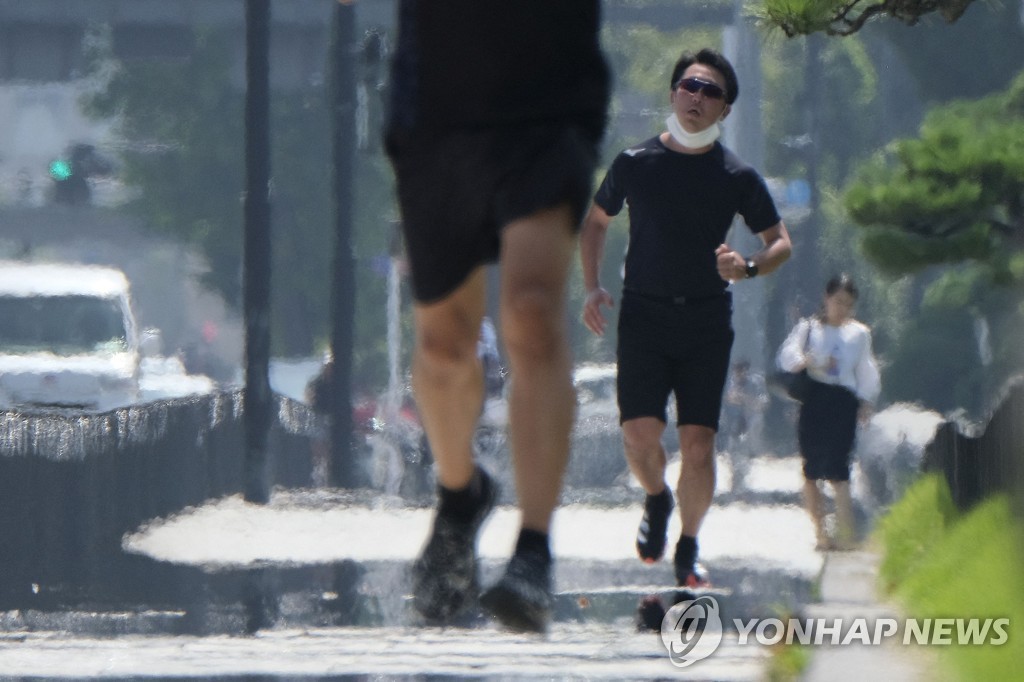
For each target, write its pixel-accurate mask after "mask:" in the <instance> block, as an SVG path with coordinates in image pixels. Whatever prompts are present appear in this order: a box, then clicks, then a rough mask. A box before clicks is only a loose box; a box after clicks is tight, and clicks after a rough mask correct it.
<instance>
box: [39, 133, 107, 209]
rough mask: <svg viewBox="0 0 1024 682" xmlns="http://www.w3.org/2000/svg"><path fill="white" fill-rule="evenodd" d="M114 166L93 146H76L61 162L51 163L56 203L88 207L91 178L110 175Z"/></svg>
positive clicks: (58, 159)
mask: <svg viewBox="0 0 1024 682" xmlns="http://www.w3.org/2000/svg"><path fill="white" fill-rule="evenodd" d="M111 170H112V165H111V164H110V162H109V161H107V160H106V159H105V158H103V157H102V156H100V155H99V154H98V153H97V152H96V148H95V147H93V146H92V145H91V144H73V145H71V146H70V147H68V149H67V150H66V151H65V152H64V154H63V155H62V156H61V157H60V158H57V159H54V160H53V161H51V162H50V168H49V171H50V179H51V180H53V185H54V187H53V200H54V201H55V202H56V203H58V204H70V205H75V206H79V205H84V204H88V203H89V199H90V190H89V183H88V179H89V177H90V176H94V175H107V174H109V173H110V172H111Z"/></svg>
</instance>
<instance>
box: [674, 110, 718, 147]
mask: <svg viewBox="0 0 1024 682" xmlns="http://www.w3.org/2000/svg"><path fill="white" fill-rule="evenodd" d="M665 126H666V127H668V132H669V134H670V135H671V136H672V139H673V140H675V141H676V142H678V143H679V144H681V145H683V146H684V147H686V148H687V149H700V148H701V147H707V146H708V145H709V144H711V143H713V142H714V141H715V140H717V139H718V137H719V136H720V135H721V134H722V126H721V125H719V123H718V121H715V122H714V123H712V124H711V125H709V126H708V127H707V128H705V129H704V130H702V131H700V132H699V133H691V132H689V131H687V130H686V128H684V127H683V124H682V123H680V122H679V118H678V117H677V116H676V114H675V112H672V113H671V114H669V115H668V118H666V119H665Z"/></svg>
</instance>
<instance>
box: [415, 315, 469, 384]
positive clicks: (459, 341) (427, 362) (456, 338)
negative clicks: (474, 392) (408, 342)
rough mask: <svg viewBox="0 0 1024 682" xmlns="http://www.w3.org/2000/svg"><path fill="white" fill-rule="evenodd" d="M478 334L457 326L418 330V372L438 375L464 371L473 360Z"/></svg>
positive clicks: (442, 375) (438, 376)
mask: <svg viewBox="0 0 1024 682" xmlns="http://www.w3.org/2000/svg"><path fill="white" fill-rule="evenodd" d="M476 343H477V335H476V334H475V333H474V332H473V331H472V330H469V329H468V328H467V329H460V328H459V325H455V327H454V328H448V329H420V330H419V333H418V336H417V339H416V356H417V357H416V361H417V364H418V365H419V369H420V370H421V371H424V372H426V373H427V374H429V375H430V376H431V377H434V378H440V377H444V376H447V375H451V374H455V373H458V372H460V371H465V369H466V368H467V367H471V366H473V365H475V363H476Z"/></svg>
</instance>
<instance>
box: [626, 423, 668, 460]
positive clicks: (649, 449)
mask: <svg viewBox="0 0 1024 682" xmlns="http://www.w3.org/2000/svg"><path fill="white" fill-rule="evenodd" d="M664 429H665V425H664V424H662V423H661V422H660V421H658V420H657V419H654V418H653V417H644V418H641V419H631V420H629V421H627V422H624V423H623V424H622V442H623V445H624V446H625V450H626V456H627V457H628V458H629V459H631V460H634V461H638V462H644V461H647V460H648V459H650V458H653V457H663V456H664V449H663V448H662V445H661V434H662V432H663V431H664Z"/></svg>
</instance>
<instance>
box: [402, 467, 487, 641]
mask: <svg viewBox="0 0 1024 682" xmlns="http://www.w3.org/2000/svg"><path fill="white" fill-rule="evenodd" d="M479 472H480V485H481V495H482V498H481V501H480V507H479V508H478V509H477V512H476V514H474V516H473V517H472V519H470V520H469V521H464V520H462V519H456V518H452V517H451V516H449V515H442V514H440V513H438V514H437V515H436V516H435V517H434V528H433V531H432V532H431V535H430V540H429V541H428V542H427V545H426V547H424V548H423V552H422V554H420V558H419V559H417V560H416V563H414V564H413V566H412V595H413V606H414V607H415V608H416V610H417V611H418V612H419V613H420V615H421V616H423V618H424V619H425V620H426V621H427V622H428V623H436V624H444V623H449V622H451V621H452V620H454V619H455V618H457V617H458V616H460V615H462V614H463V613H465V612H466V611H467V610H468V609H470V608H471V607H472V606H473V605H474V604H475V602H476V600H477V597H478V596H479V594H480V583H479V581H478V579H477V559H476V536H477V533H478V532H479V530H480V526H481V525H483V522H484V519H486V518H487V515H488V514H490V513H491V510H492V509H494V503H495V500H496V499H497V497H498V486H497V484H495V483H494V481H493V480H492V479H491V477H490V476H488V475H487V473H486V472H485V471H484V470H483V469H480V470H479Z"/></svg>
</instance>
